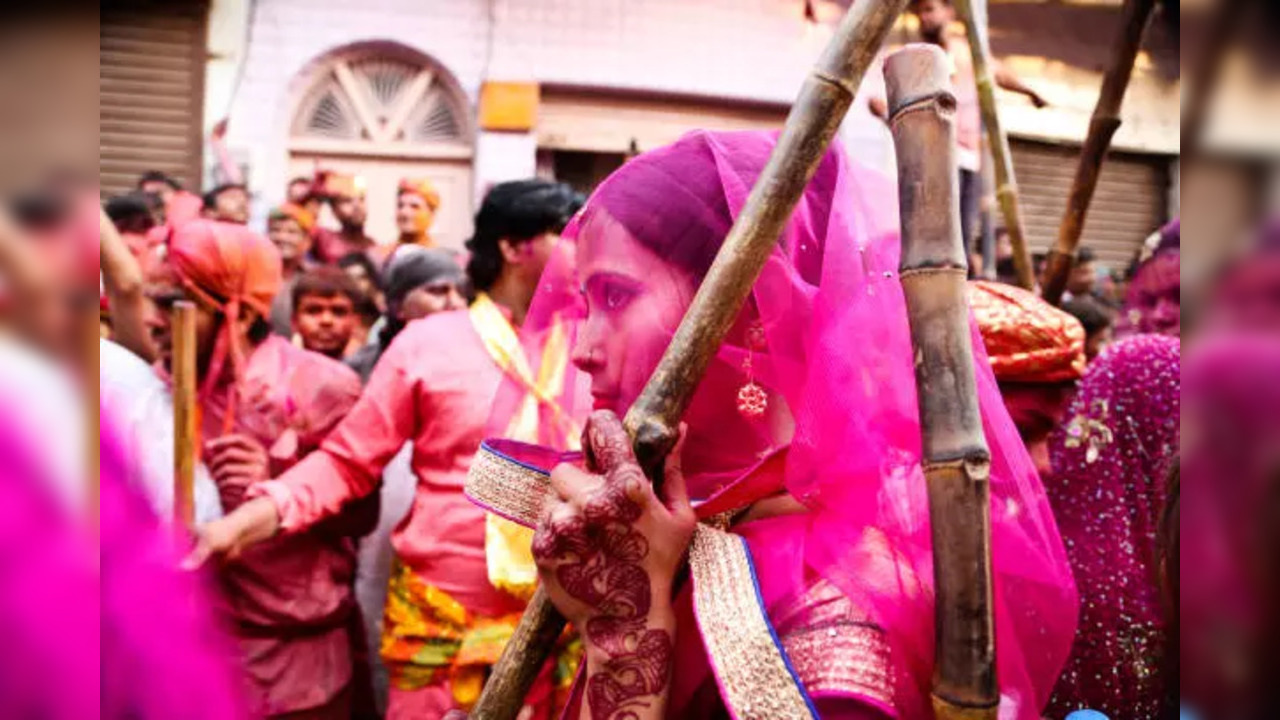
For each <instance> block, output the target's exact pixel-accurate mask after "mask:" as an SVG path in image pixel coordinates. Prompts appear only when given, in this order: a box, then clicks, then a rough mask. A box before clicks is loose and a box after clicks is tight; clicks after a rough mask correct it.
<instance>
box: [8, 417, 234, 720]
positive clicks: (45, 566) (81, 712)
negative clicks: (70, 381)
mask: <svg viewBox="0 0 1280 720" xmlns="http://www.w3.org/2000/svg"><path fill="white" fill-rule="evenodd" d="M10 411H11V408H10V407H7V406H0V412H3V414H4V415H5V416H6V417H3V418H0V637H3V638H4V644H5V646H4V652H3V653H0V717H4V718H33V717H39V718H45V719H47V720H82V719H84V718H105V719H106V720H124V719H125V718H129V719H130V720H169V719H170V718H190V719H191V720H239V719H240V718H243V717H245V715H244V713H243V708H242V707H241V704H240V702H239V698H238V694H237V690H238V686H237V682H236V676H235V673H234V671H233V669H232V668H233V666H234V663H233V659H232V656H231V653H230V652H228V651H229V649H230V642H229V641H228V640H227V639H226V638H224V637H222V636H221V635H220V634H219V633H218V629H217V628H216V627H215V626H214V624H213V622H212V621H211V620H210V615H209V613H208V604H207V599H208V596H207V595H206V594H205V593H204V592H203V590H204V588H202V587H201V583H200V580H199V578H198V577H197V576H195V575H193V574H191V573H187V572H183V571H180V570H178V568H177V563H178V558H179V549H178V548H177V547H176V543H175V542H174V538H172V537H170V536H169V534H168V533H167V532H166V531H165V529H164V526H163V525H162V523H161V522H160V520H159V519H158V518H157V517H156V516H155V515H154V513H153V512H152V511H151V509H150V507H149V506H148V504H147V501H146V499H145V498H144V497H143V496H142V494H141V492H140V491H139V490H138V489H137V488H135V487H132V486H131V485H130V484H129V480H128V478H129V475H130V473H129V471H128V469H127V468H126V467H125V464H126V462H127V461H128V458H126V457H125V456H124V454H123V453H122V452H121V445H120V443H119V442H118V439H117V437H116V435H115V434H114V433H113V432H112V428H111V423H110V421H109V418H108V416H107V414H106V413H104V414H103V418H104V420H103V425H102V434H101V436H100V441H101V450H102V455H101V484H100V491H101V495H100V497H101V505H100V524H99V527H98V533H97V538H96V539H95V537H94V535H93V534H92V533H91V532H90V528H87V527H85V526H84V525H82V524H80V522H79V518H78V517H76V516H75V515H74V514H73V513H72V512H71V511H70V510H69V509H68V507H67V505H66V503H64V502H62V501H61V499H60V498H58V497H57V494H56V492H55V490H56V481H54V480H53V479H52V478H51V477H49V475H48V470H47V465H48V462H47V461H45V460H43V459H42V458H39V457H38V456H37V455H36V454H35V453H36V452H38V451H39V448H37V447H36V446H34V445H32V444H31V443H29V442H27V441H26V437H25V435H26V433H25V432H21V431H20V425H21V421H18V420H17V419H16V418H12V417H7V416H8V415H9V413H10Z"/></svg>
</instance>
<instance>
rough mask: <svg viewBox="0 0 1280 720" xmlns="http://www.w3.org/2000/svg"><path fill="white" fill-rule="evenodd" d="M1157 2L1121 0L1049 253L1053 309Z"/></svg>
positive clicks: (1048, 293) (1048, 294) (1046, 291)
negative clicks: (1086, 130)
mask: <svg viewBox="0 0 1280 720" xmlns="http://www.w3.org/2000/svg"><path fill="white" fill-rule="evenodd" d="M1155 1H1156V0H1125V2H1124V9H1123V10H1122V11H1121V30H1120V37H1119V38H1117V39H1116V44H1115V49H1114V52H1113V53H1112V55H1111V63H1110V64H1109V65H1108V66H1107V71H1106V73H1105V74H1104V75H1103V76H1102V90H1101V91H1100V92H1099V93H1098V103H1097V105H1095V106H1094V108H1093V116H1092V117H1090V118H1089V134H1088V135H1087V136H1086V137H1085V140H1084V147H1083V148H1081V149H1080V164H1079V165H1077V166H1076V176H1075V179H1074V180H1072V182H1071V194H1070V195H1068V196H1067V209H1066V212H1065V213H1064V214H1063V216H1062V225H1061V226H1059V228H1058V240H1057V242H1056V243H1055V244H1054V246H1053V249H1052V250H1051V251H1050V252H1049V259H1048V263H1047V264H1046V266H1045V272H1044V276H1045V278H1044V286H1043V288H1042V289H1041V295H1042V296H1043V297H1044V299H1045V300H1047V301H1049V302H1050V303H1052V304H1054V305H1057V304H1058V302H1059V301H1060V300H1062V293H1063V291H1064V290H1066V287H1067V278H1068V276H1070V274H1071V267H1072V265H1074V264H1075V259H1076V248H1077V247H1079V245H1080V236H1081V234H1082V233H1083V232H1084V222H1085V218H1086V216H1087V215H1088V214H1089V203H1091V202H1092V201H1093V191H1094V190H1095V189H1096V188H1097V187H1098V176H1099V175H1100V174H1101V173H1102V161H1103V160H1104V159H1106V156H1107V150H1108V149H1110V147H1111V138H1112V137H1114V136H1115V134H1116V130H1119V129H1120V104H1121V103H1122V102H1123V101H1124V91H1125V89H1126V88H1128V87H1129V78H1131V77H1132V76H1133V63H1134V60H1135V59H1137V57H1138V49H1139V48H1140V47H1141V45H1142V33H1143V31H1144V30H1146V27H1147V21H1148V20H1149V19H1150V18H1151V9H1152V8H1153V7H1154V6H1155Z"/></svg>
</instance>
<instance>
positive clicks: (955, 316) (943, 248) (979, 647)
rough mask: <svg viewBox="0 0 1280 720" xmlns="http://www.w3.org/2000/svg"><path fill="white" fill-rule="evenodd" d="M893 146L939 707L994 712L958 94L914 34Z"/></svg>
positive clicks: (984, 453) (893, 67) (893, 119)
mask: <svg viewBox="0 0 1280 720" xmlns="http://www.w3.org/2000/svg"><path fill="white" fill-rule="evenodd" d="M884 72H885V85H886V88H887V90H888V96H889V127H890V130H891V131H892V133H893V144H894V148H895V149H896V151H897V156H898V202H899V206H900V211H901V219H902V260H901V277H902V288H903V292H904V294H905V296H906V302H907V317H908V319H909V322H910V326H911V344H912V347H913V348H914V350H915V358H916V366H915V369H916V389H917V397H918V402H919V407H920V429H921V436H922V444H923V451H922V457H923V463H924V475H925V482H926V483H927V484H928V493H929V517H930V523H931V525H932V528H933V574H934V584H935V598H936V600H935V602H936V611H935V612H936V634H935V642H936V649H935V659H934V674H933V706H934V714H935V715H936V717H938V718H939V719H940V720H951V719H956V720H959V719H960V718H964V719H965V720H976V719H978V718H982V719H983V720H994V719H995V717H996V709H997V706H998V705H999V699H1000V695H999V690H998V688H997V685H996V667H995V624H994V620H993V615H992V605H991V518H990V510H989V508H988V498H989V487H988V476H989V473H990V467H991V456H990V453H989V452H988V450H987V444H986V438H985V436H984V435H983V433H982V416H981V414H980V412H979V409H978V393H977V384H976V380H975V377H974V365H973V347H972V345H971V340H970V337H971V336H970V332H969V306H968V301H967V299H966V295H965V277H966V271H967V263H966V258H965V248H964V243H963V241H962V239H961V237H960V206H959V182H958V180H957V177H956V155H955V125H954V115H955V107H956V100H955V96H953V95H952V94H951V91H950V81H949V76H950V71H949V69H948V67H947V58H946V56H945V55H944V54H943V52H942V51H941V50H940V49H939V48H936V47H933V46H931V45H913V46H908V47H907V48H904V49H903V50H901V51H899V52H897V53H895V54H893V55H891V56H890V57H889V59H888V60H887V61H886V62H885V71H884Z"/></svg>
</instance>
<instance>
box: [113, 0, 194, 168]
mask: <svg viewBox="0 0 1280 720" xmlns="http://www.w3.org/2000/svg"><path fill="white" fill-rule="evenodd" d="M207 18H208V5H207V3H206V2H203V1H196V2H193V1H190V0H173V1H170V2H165V1H163V0H152V1H151V2H147V1H145V0H127V1H124V2H119V1H118V2H111V3H104V4H103V7H102V37H101V40H102V45H101V53H100V63H101V64H100V68H101V70H100V75H99V81H100V91H101V92H100V98H101V99H100V106H99V115H100V122H101V125H100V164H99V172H100V178H101V182H102V189H103V190H104V191H105V192H108V193H119V192H124V191H127V190H130V189H132V188H133V186H134V183H135V182H136V181H137V179H138V176H139V175H141V174H142V173H144V172H146V171H148V170H160V171H163V172H166V173H169V174H171V175H173V176H174V177H176V178H178V179H179V180H180V181H181V182H182V183H183V184H184V185H185V186H186V187H187V188H189V189H196V188H197V187H198V186H199V184H200V167H201V165H200V162H201V161H200V152H201V138H200V136H201V121H202V115H203V96H204V65H205V63H204V61H205V32H206V30H205V28H206V22H207Z"/></svg>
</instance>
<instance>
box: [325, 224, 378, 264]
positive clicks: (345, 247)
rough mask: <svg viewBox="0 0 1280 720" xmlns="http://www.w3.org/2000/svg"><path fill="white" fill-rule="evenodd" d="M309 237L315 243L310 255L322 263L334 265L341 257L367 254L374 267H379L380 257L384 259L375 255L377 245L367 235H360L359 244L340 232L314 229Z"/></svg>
mask: <svg viewBox="0 0 1280 720" xmlns="http://www.w3.org/2000/svg"><path fill="white" fill-rule="evenodd" d="M311 237H312V239H313V242H314V243H315V249H314V250H312V254H313V255H315V257H316V259H317V260H319V261H320V262H322V263H328V264H333V263H336V262H338V261H339V260H341V259H342V256H344V255H346V254H348V253H353V252H363V253H366V254H368V255H369V259H370V260H373V261H374V263H375V264H376V265H380V264H381V262H380V260H381V257H385V254H383V253H377V254H375V253H376V251H378V247H379V246H378V243H377V241H375V240H374V239H373V238H371V237H369V236H368V235H362V236H361V238H360V241H359V242H356V243H353V242H351V241H350V240H348V239H347V237H346V236H345V235H343V234H342V232H341V231H338V230H330V229H329V228H316V229H315V231H314V232H313V233H312V234H311Z"/></svg>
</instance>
